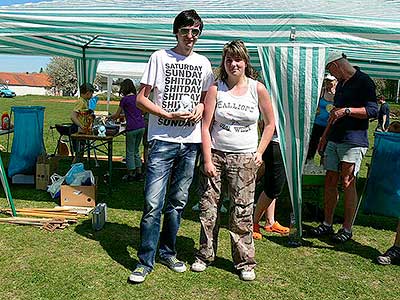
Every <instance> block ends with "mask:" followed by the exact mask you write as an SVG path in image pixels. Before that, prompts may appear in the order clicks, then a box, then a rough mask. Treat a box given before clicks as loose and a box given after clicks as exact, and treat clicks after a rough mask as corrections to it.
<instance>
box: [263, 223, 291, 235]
mask: <svg viewBox="0 0 400 300" xmlns="http://www.w3.org/2000/svg"><path fill="white" fill-rule="evenodd" d="M264 230H265V231H266V232H276V233H279V234H289V227H285V226H282V225H281V224H279V223H278V221H275V223H274V224H272V225H270V226H267V225H265V226H264Z"/></svg>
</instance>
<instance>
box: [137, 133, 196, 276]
mask: <svg viewBox="0 0 400 300" xmlns="http://www.w3.org/2000/svg"><path fill="white" fill-rule="evenodd" d="M199 148H200V144H191V143H187V144H181V143H171V142H165V141H160V140H153V141H152V142H150V144H149V157H148V161H147V168H146V184H145V191H144V192H145V203H144V211H143V216H142V220H141V222H140V246H139V250H138V258H139V264H138V267H144V268H146V269H147V270H148V271H149V272H150V271H151V270H152V269H153V267H154V260H155V255H156V251H157V245H158V242H159V241H160V249H159V254H160V258H168V257H171V256H176V250H175V243H176V235H177V233H178V229H179V225H180V222H181V215H182V212H183V209H184V207H185V205H186V203H187V200H188V196H189V187H190V184H191V183H192V179H193V173H194V167H195V163H196V157H197V153H198V151H199ZM168 183H169V191H168V196H167V203H166V206H165V212H164V222H163V227H162V232H161V234H160V220H161V212H162V209H163V207H164V200H165V195H166V191H167V186H168Z"/></svg>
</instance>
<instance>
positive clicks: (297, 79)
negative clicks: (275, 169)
mask: <svg viewBox="0 0 400 300" xmlns="http://www.w3.org/2000/svg"><path fill="white" fill-rule="evenodd" d="M258 52H259V57H260V61H261V67H262V72H263V75H264V79H265V83H266V86H267V89H268V90H269V93H270V95H271V100H272V105H273V108H274V115H275V126H276V132H277V134H278V138H279V145H280V148H281V152H282V158H283V162H284V166H285V171H286V177H287V181H288V187H289V192H290V197H291V202H292V208H293V215H294V223H295V224H293V226H291V229H290V230H291V232H290V238H291V239H290V242H291V243H292V245H294V246H297V245H301V239H302V224H301V223H302V217H301V207H302V186H301V182H302V170H303V167H304V162H305V159H306V156H307V149H308V143H309V139H310V135H311V125H312V121H313V116H314V115H315V113H316V110H317V106H318V98H319V91H320V89H321V87H322V82H323V77H324V72H325V57H326V54H327V49H326V48H325V47H312V46H285V47H259V48H258Z"/></svg>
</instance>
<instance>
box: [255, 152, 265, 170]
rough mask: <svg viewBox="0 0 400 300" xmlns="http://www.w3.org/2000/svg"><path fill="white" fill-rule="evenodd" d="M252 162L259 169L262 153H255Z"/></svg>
mask: <svg viewBox="0 0 400 300" xmlns="http://www.w3.org/2000/svg"><path fill="white" fill-rule="evenodd" d="M254 162H255V164H256V166H257V167H260V166H261V165H262V163H263V159H262V153H260V152H256V154H255V156H254Z"/></svg>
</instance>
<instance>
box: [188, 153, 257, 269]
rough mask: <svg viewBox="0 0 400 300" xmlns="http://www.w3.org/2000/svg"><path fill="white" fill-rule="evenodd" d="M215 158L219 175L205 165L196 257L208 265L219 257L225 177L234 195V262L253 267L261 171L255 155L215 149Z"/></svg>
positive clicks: (231, 219)
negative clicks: (257, 181) (210, 174)
mask: <svg viewBox="0 0 400 300" xmlns="http://www.w3.org/2000/svg"><path fill="white" fill-rule="evenodd" d="M212 160H213V163H214V165H215V167H216V169H217V176H215V177H212V178H209V177H207V176H206V175H205V174H204V171H203V168H201V173H202V174H201V179H200V183H201V187H200V192H201V200H200V223H201V231H200V248H199V251H198V252H197V254H196V258H197V259H199V260H201V261H203V262H205V263H207V264H209V263H211V262H213V261H214V259H215V255H216V253H217V243H218V232H219V213H218V212H219V208H220V206H221V205H222V198H221V197H220V195H221V179H222V178H224V179H225V180H224V182H226V183H227V185H228V195H229V197H230V215H229V233H230V237H231V250H232V259H233V263H234V265H235V268H236V269H237V270H240V269H246V270H250V269H253V268H254V267H255V265H256V261H255V258H254V257H255V249H254V242H253V236H252V233H253V203H254V191H255V179H256V172H257V166H256V165H255V162H254V154H252V153H241V154H237V153H224V152H221V151H217V150H213V151H212ZM202 166H203V164H202ZM220 200H221V201H220Z"/></svg>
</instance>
